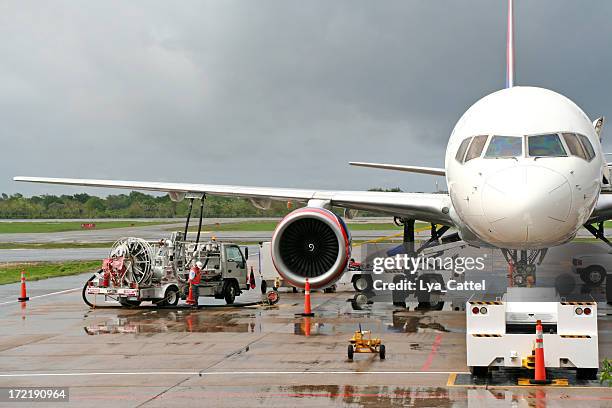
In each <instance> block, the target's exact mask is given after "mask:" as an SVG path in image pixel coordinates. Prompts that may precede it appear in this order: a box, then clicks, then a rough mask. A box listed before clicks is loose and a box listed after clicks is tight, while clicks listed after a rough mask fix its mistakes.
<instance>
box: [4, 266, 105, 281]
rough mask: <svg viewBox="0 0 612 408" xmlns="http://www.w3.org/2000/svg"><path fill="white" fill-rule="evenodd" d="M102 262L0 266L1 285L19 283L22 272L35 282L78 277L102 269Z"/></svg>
mask: <svg viewBox="0 0 612 408" xmlns="http://www.w3.org/2000/svg"><path fill="white" fill-rule="evenodd" d="M101 264H102V263H101V262H100V261H71V262H57V263H55V262H39V263H29V264H9V265H7V266H3V265H0V285H5V284H7V283H15V282H19V280H20V279H21V271H23V270H25V271H26V279H27V280H29V281H35V280H40V279H47V278H54V277H57V276H67V275H77V274H79V273H84V272H90V271H92V272H93V271H95V270H98V269H100V266H101Z"/></svg>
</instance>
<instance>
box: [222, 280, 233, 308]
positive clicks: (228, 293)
mask: <svg viewBox="0 0 612 408" xmlns="http://www.w3.org/2000/svg"><path fill="white" fill-rule="evenodd" d="M223 298H224V299H225V303H227V304H228V305H231V304H233V303H234V301H235V300H236V286H235V285H234V282H230V281H227V282H225V285H223Z"/></svg>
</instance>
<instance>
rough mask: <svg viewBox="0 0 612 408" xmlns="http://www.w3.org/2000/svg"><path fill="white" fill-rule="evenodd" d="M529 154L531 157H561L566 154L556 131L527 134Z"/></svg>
mask: <svg viewBox="0 0 612 408" xmlns="http://www.w3.org/2000/svg"><path fill="white" fill-rule="evenodd" d="M527 144H528V145H529V156H532V157H560V156H561V157H562V156H567V153H565V149H564V148H563V144H561V139H560V138H559V135H558V134H556V133H552V134H549V135H536V136H528V137H527Z"/></svg>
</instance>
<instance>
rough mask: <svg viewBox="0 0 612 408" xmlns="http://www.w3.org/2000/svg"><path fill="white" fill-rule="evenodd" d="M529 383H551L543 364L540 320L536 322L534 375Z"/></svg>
mask: <svg viewBox="0 0 612 408" xmlns="http://www.w3.org/2000/svg"><path fill="white" fill-rule="evenodd" d="M529 382H530V383H531V384H551V383H552V381H550V380H547V379H546V367H545V365H544V335H543V333H542V321H541V320H538V321H537V322H536V348H535V375H534V379H533V380H530V381H529Z"/></svg>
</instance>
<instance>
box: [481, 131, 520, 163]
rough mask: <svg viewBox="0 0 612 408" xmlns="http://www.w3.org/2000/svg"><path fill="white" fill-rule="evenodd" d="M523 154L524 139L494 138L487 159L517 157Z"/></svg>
mask: <svg viewBox="0 0 612 408" xmlns="http://www.w3.org/2000/svg"><path fill="white" fill-rule="evenodd" d="M522 154H523V138H522V137H515V136H493V138H492V139H491V143H489V147H488V148H487V153H485V157H493V158H495V157H517V156H520V155H522Z"/></svg>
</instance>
